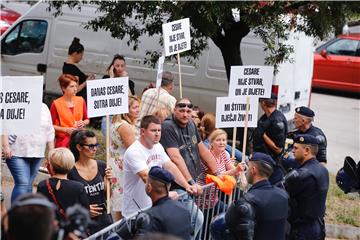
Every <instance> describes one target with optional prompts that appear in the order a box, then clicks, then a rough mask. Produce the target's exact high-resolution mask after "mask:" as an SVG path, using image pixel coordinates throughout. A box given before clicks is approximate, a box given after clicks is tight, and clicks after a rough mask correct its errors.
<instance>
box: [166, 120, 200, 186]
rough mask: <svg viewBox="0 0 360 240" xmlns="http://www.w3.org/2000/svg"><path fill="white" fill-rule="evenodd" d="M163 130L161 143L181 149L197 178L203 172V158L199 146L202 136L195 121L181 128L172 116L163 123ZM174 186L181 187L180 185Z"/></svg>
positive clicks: (187, 165)
mask: <svg viewBox="0 0 360 240" xmlns="http://www.w3.org/2000/svg"><path fill="white" fill-rule="evenodd" d="M161 132H162V133H161V140H160V142H161V144H162V145H163V146H164V148H165V149H168V148H177V149H179V151H180V154H181V156H182V158H183V159H184V161H185V164H186V167H187V168H188V170H189V172H190V174H191V177H192V178H193V179H194V180H196V179H197V177H198V176H199V175H200V173H201V165H200V161H201V159H200V153H199V147H198V144H199V143H200V142H201V138H200V134H199V132H198V130H197V128H196V126H195V124H194V122H193V121H189V123H188V124H187V125H186V127H185V128H181V127H180V126H178V125H177V124H176V122H175V120H174V119H173V116H171V117H169V118H167V119H166V120H165V121H164V122H163V124H162V125H161ZM173 188H179V186H175V187H173Z"/></svg>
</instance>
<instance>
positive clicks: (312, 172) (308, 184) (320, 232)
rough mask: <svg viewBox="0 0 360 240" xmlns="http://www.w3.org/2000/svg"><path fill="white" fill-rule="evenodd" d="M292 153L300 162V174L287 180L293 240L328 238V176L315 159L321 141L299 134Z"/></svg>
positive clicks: (298, 171)
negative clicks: (326, 219)
mask: <svg viewBox="0 0 360 240" xmlns="http://www.w3.org/2000/svg"><path fill="white" fill-rule="evenodd" d="M294 142H295V143H294V147H293V154H294V157H295V160H296V161H297V162H299V164H300V168H299V169H297V170H294V171H297V174H292V177H289V178H287V179H286V181H285V188H286V190H287V191H288V193H289V195H290V207H291V214H290V217H289V222H290V224H291V233H290V238H289V239H291V240H293V239H294V240H302V239H312V240H320V239H324V238H325V224H324V214H325V202H326V195H327V192H328V188H329V173H328V171H327V169H326V168H325V167H324V166H323V165H322V164H320V163H319V161H318V160H316V154H317V151H318V144H319V140H318V139H317V138H316V137H314V136H312V135H309V134H303V135H302V134H300V135H297V136H296V137H295V139H294Z"/></svg>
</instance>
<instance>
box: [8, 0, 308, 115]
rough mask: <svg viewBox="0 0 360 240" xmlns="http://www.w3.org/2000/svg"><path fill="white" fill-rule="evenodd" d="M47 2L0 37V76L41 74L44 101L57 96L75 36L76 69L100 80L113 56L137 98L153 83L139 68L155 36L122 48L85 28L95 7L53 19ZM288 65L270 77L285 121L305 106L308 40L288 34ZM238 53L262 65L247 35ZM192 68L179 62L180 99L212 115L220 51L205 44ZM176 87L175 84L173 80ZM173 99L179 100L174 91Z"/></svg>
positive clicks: (222, 89) (221, 84)
mask: <svg viewBox="0 0 360 240" xmlns="http://www.w3.org/2000/svg"><path fill="white" fill-rule="evenodd" d="M47 8H48V4H47V3H44V2H39V3H37V4H36V5H34V6H33V7H32V8H31V9H30V10H29V11H28V12H27V13H25V14H24V15H23V16H22V17H21V18H20V19H19V20H18V21H17V22H16V23H14V24H13V25H12V26H11V28H9V29H8V31H7V32H5V33H4V34H3V35H2V38H1V48H2V52H1V75H3V76H5V75H39V74H42V75H44V78H45V81H44V95H45V101H47V102H49V101H50V100H51V98H53V97H54V96H57V95H59V94H60V88H59V86H58V83H57V78H58V77H59V75H60V74H61V71H62V66H63V63H64V61H66V58H67V51H68V47H69V45H70V44H71V42H72V40H73V38H74V37H78V38H80V42H81V43H82V44H83V45H84V47H85V54H84V57H83V60H82V61H81V62H80V64H79V68H80V69H81V70H82V71H83V72H85V73H87V74H91V73H94V74H96V75H97V76H98V78H101V77H102V75H103V74H105V70H106V68H107V67H108V65H109V63H110V61H111V60H112V57H113V55H114V54H116V53H119V54H122V55H124V56H125V57H126V62H127V69H128V72H129V76H130V79H132V80H133V81H134V82H135V90H136V93H137V94H138V95H141V93H142V90H143V89H144V87H145V86H147V85H148V84H149V83H150V82H153V83H155V79H156V69H153V68H150V67H149V66H147V65H144V64H143V60H144V57H145V52H146V50H161V47H160V45H159V41H158V39H157V38H156V37H151V38H149V37H142V38H141V39H140V41H141V44H140V45H139V49H138V50H137V51H134V50H133V49H132V47H131V46H130V47H129V46H127V44H126V41H127V39H126V38H125V39H123V40H120V39H114V38H112V37H111V35H110V33H109V32H106V31H102V30H100V31H98V32H94V31H92V30H86V29H84V28H83V25H84V24H85V23H86V22H88V21H89V20H91V19H93V18H95V17H96V16H98V13H96V12H95V10H96V8H95V7H93V6H90V5H85V6H82V8H81V11H78V10H77V9H73V10H70V9H69V8H68V7H64V8H63V14H62V15H60V16H58V17H57V18H55V17H54V16H53V14H52V12H49V11H47ZM289 42H290V43H292V44H294V49H295V52H294V54H293V56H292V58H293V60H294V61H293V62H292V63H290V62H288V63H284V64H282V65H281V66H280V71H279V73H278V74H277V75H276V77H275V78H274V82H273V84H274V89H275V91H277V92H278V108H279V109H280V110H281V111H282V112H283V113H284V114H285V116H286V117H287V119H288V120H291V119H292V117H293V113H294V109H295V108H296V107H297V106H301V105H308V104H309V98H310V90H311V77H312V68H313V45H312V44H313V43H312V39H311V38H309V37H305V35H304V34H299V33H297V34H293V35H292V37H291V39H290V40H289ZM241 54H242V59H243V63H244V65H247V64H253V65H263V64H264V56H265V53H264V52H263V44H262V42H261V40H260V39H258V38H255V37H254V36H253V35H252V34H251V33H250V34H249V35H248V36H247V37H245V38H244V39H243V40H242V43H241ZM195 65H196V66H194V65H191V64H189V63H188V62H187V61H186V60H185V59H181V72H182V84H183V96H188V97H190V98H191V99H192V101H193V103H194V104H195V105H198V106H200V107H201V108H202V109H204V110H205V111H215V101H216V97H217V96H226V95H227V92H228V83H227V79H226V74H225V67H224V62H223V59H222V55H221V52H220V50H219V49H218V48H217V47H216V46H215V45H214V44H213V43H212V41H211V40H209V50H207V51H204V52H203V54H202V55H201V56H200V58H199V60H198V61H197V62H196V64H195ZM164 70H169V71H171V72H173V73H174V74H175V76H176V77H175V79H176V80H177V78H178V76H177V72H178V66H177V63H176V61H173V62H168V63H166V64H165V66H164ZM176 83H177V81H176ZM174 95H175V96H176V97H178V96H179V90H178V88H177V87H176V88H175V90H174Z"/></svg>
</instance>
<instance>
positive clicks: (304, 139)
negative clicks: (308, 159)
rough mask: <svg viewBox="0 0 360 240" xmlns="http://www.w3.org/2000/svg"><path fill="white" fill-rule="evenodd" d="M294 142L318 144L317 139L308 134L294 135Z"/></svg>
mask: <svg viewBox="0 0 360 240" xmlns="http://www.w3.org/2000/svg"><path fill="white" fill-rule="evenodd" d="M294 143H300V144H312V145H318V144H319V140H318V139H317V138H316V137H314V136H313V135H310V134H297V135H295V138H294Z"/></svg>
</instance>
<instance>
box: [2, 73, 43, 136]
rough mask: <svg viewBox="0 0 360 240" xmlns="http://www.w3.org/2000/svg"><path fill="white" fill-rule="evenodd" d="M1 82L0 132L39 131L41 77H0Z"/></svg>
mask: <svg viewBox="0 0 360 240" xmlns="http://www.w3.org/2000/svg"><path fill="white" fill-rule="evenodd" d="M1 83H2V84H1V87H2V88H1V91H0V104H1V108H0V122H1V123H0V128H1V129H2V130H1V129H0V132H1V131H3V133H4V134H17V135H23V134H32V133H35V132H39V131H40V116H41V102H42V99H41V98H42V91H43V90H42V87H43V77H42V76H27V77H24V76H17V77H1ZM28 126H31V128H29V127H28Z"/></svg>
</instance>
